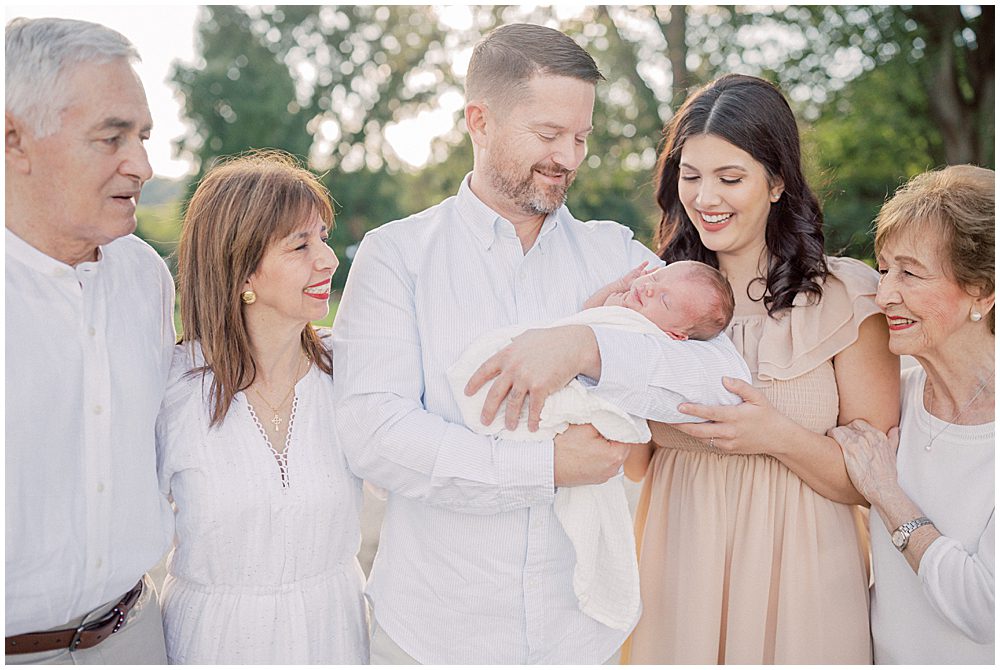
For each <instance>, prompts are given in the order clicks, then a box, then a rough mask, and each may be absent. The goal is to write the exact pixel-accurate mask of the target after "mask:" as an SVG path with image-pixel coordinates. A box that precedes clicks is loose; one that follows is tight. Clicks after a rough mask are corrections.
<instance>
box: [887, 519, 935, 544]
mask: <svg viewBox="0 0 1000 670" xmlns="http://www.w3.org/2000/svg"><path fill="white" fill-rule="evenodd" d="M933 523H934V522H933V521H931V520H930V519H928V518H927V517H925V516H919V517H917V518H916V519H912V520H910V521H907V522H906V523H904V524H903V525H901V526H900V527H899V528H897V529H896V530H894V531H893V532H892V540H893V542H892V543H893V544H894V545H895V546H896V548H897V549H899V550H900V551H903V550H904V549H906V545H908V544H909V543H910V535H912V534H913V531H915V530H916V529H917V528H920V527H921V526H927V525H929V524H933ZM897 537H899V541H897V540H896V538H897Z"/></svg>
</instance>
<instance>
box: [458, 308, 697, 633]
mask: <svg viewBox="0 0 1000 670" xmlns="http://www.w3.org/2000/svg"><path fill="white" fill-rule="evenodd" d="M572 324H581V325H591V326H594V325H596V326H611V327H615V328H622V329H626V330H629V331H633V332H638V333H654V334H659V335H662V336H663V337H668V336H667V335H666V334H664V333H663V332H662V331H660V329H659V328H657V327H656V326H654V325H653V323H652V322H651V321H649V320H648V319H647V318H646V317H644V316H642V315H641V314H639V313H637V312H634V311H632V310H630V309H627V308H625V307H595V308H592V309H587V310H584V311H582V312H579V313H577V314H573V315H572V316H569V317H566V318H564V319H560V320H558V321H555V322H553V323H550V324H547V326H546V327H551V326H564V325H572ZM525 330H527V328H525V327H523V326H512V327H510V328H502V329H500V330H497V331H494V332H491V333H487V334H486V335H484V336H482V337H480V338H479V339H477V340H476V341H475V342H473V343H472V344H471V345H470V346H469V348H468V349H467V350H466V351H465V353H464V354H462V356H461V357H460V358H459V359H458V361H456V362H455V364H454V365H452V366H451V368H449V370H448V382H449V383H450V384H451V388H452V392H453V393H454V395H455V401H456V403H458V406H459V409H460V410H461V412H462V419H463V420H464V421H465V423H466V425H467V426H468V427H469V428H471V429H472V430H473V431H475V432H477V433H480V434H483V435H498V436H499V437H503V438H509V439H514V440H548V439H552V438H553V437H555V436H556V435H557V434H559V433H561V432H562V431H564V430H566V428H567V427H568V426H569V424H571V423H581V424H582V423H591V424H593V425H594V427H595V428H596V429H597V430H598V431H599V432H600V433H601V435H603V436H604V437H606V438H607V439H609V440H616V441H619V442H635V443H645V442H648V441H649V439H650V434H649V426H648V425H647V424H646V421H645V420H644V419H640V418H638V417H635V416H632V415H630V414H628V413H627V412H625V411H624V410H622V409H621V408H619V407H617V406H615V405H613V404H611V403H609V402H608V401H606V400H603V399H602V398H599V397H597V396H596V395H595V394H593V393H591V392H590V391H589V390H588V389H587V388H586V387H585V386H584V385H583V384H582V383H580V382H579V381H577V380H575V379H574V380H572V381H570V383H569V384H567V385H566V386H565V387H564V388H562V389H560V390H559V391H556V392H555V393H553V394H552V395H550V396H549V397H548V398H547V399H546V400H545V406H544V407H543V408H542V414H541V420H540V422H539V428H538V431H536V432H534V433H533V432H530V431H529V430H528V427H527V417H528V410H527V405H525V407H524V408H523V410H522V413H521V419H520V422H519V423H518V426H517V428H516V429H515V430H507V429H506V428H505V427H504V425H503V422H504V413H503V412H502V411H501V412H499V413H498V415H497V417H496V418H495V419H494V421H493V423H492V424H490V425H489V426H486V425H484V424H483V423H482V421H480V413H481V412H482V409H483V403H484V402H485V401H486V394H487V392H488V391H489V386H490V385H489V384H486V385H484V386H483V388H481V389H480V390H479V392H478V393H477V394H476V395H474V396H472V397H468V396H466V395H465V393H464V389H465V385H466V384H467V383H468V381H469V378H470V377H471V376H472V373H474V372H475V371H476V369H477V368H478V367H479V366H480V365H481V364H482V363H483V362H484V361H486V359H488V358H489V357H490V356H492V355H493V354H495V353H496V352H497V351H499V350H500V349H502V348H503V347H505V346H507V345H508V344H510V342H511V340H512V339H513V338H514V337H516V336H517V335H519V334H521V333H522V332H524V331H525ZM678 418H679V420H682V421H684V420H686V421H690V420H691V417H686V416H684V415H680V414H678ZM554 505H555V513H556V517H557V518H558V519H559V522H560V523H561V524H562V526H563V529H564V530H565V531H566V535H568V536H569V539H570V541H571V542H572V543H573V548H574V550H575V551H576V566H575V567H574V569H573V590H574V591H575V593H576V597H577V599H578V601H579V604H580V610H581V611H582V612H583V613H584V614H586V615H588V616H590V617H591V618H593V619H595V620H597V621H599V622H601V623H603V624H604V625H606V626H609V627H611V628H615V629H618V630H626V631H627V630H630V629H631V627H632V626H633V625H635V622H636V620H637V619H638V616H639V608H640V599H639V567H638V564H637V562H636V555H635V540H634V537H633V533H632V517H631V515H630V514H629V509H628V500H627V498H626V496H625V489H624V486H623V483H622V479H621V477H620V476H619V477H615V478H613V479H610V480H609V481H607V482H605V483H603V484H597V485H593V486H572V487H565V488H560V489H559V490H558V491H556V496H555V503H554Z"/></svg>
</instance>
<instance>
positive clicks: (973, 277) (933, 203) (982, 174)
mask: <svg viewBox="0 0 1000 670" xmlns="http://www.w3.org/2000/svg"><path fill="white" fill-rule="evenodd" d="M903 231H907V232H909V233H911V234H912V233H914V232H918V233H924V232H930V233H931V234H932V235H934V236H936V237H939V238H940V240H941V245H942V248H943V249H944V259H945V261H946V262H945V268H946V271H948V272H950V273H951V275H952V276H953V277H954V278H955V281H957V282H958V283H959V285H960V286H961V287H962V288H964V289H965V290H966V291H967V292H969V293H970V294H971V295H976V293H974V291H977V290H978V291H980V292H981V293H980V295H990V294H992V293H993V292H994V290H995V280H996V276H995V262H996V260H995V257H994V256H995V254H996V173H995V172H994V171H993V170H988V169H986V168H981V167H976V166H974V165H952V166H949V167H946V168H944V169H941V170H933V171H931V172H925V173H923V174H919V175H917V176H916V177H914V178H913V179H911V180H910V181H909V182H907V183H906V184H904V185H903V186H901V187H899V189H898V190H897V191H896V193H895V194H894V195H893V196H892V198H890V199H889V200H888V201H887V202H886V203H885V205H883V206H882V209H881V210H880V211H879V213H878V216H877V217H875V252H876V253H880V252H881V251H882V248H883V247H884V246H885V244H886V242H888V241H889V240H890V239H892V238H894V237H896V236H898V235H899V234H900V233H901V232H903ZM995 321H996V310H994V309H990V313H989V324H990V332H991V333H995Z"/></svg>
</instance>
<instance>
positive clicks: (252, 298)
mask: <svg viewBox="0 0 1000 670" xmlns="http://www.w3.org/2000/svg"><path fill="white" fill-rule="evenodd" d="M240 300H242V301H243V304H244V305H252V304H254V303H255V302H257V294H256V293H254V292H253V291H243V293H240Z"/></svg>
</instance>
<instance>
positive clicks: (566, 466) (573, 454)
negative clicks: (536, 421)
mask: <svg viewBox="0 0 1000 670" xmlns="http://www.w3.org/2000/svg"><path fill="white" fill-rule="evenodd" d="M553 444H554V445H555V458H554V460H555V464H554V469H555V473H554V479H555V485H556V486H582V485H584V484H603V483H604V482H606V481H608V480H609V479H611V478H612V477H614V476H615V475H616V474H618V470H620V469H621V467H622V464H623V463H624V462H625V459H626V458H627V457H628V454H629V451H630V450H631V448H632V445H631V444H625V443H624V442H611V441H610V440H606V439H604V438H603V437H601V434H600V433H598V432H597V429H596V428H594V426H593V425H591V424H589V423H587V424H583V425H571V426H570V427H569V428H567V429H566V430H565V431H564V432H562V433H560V434H559V435H556V437H555V439H554V440H553Z"/></svg>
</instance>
